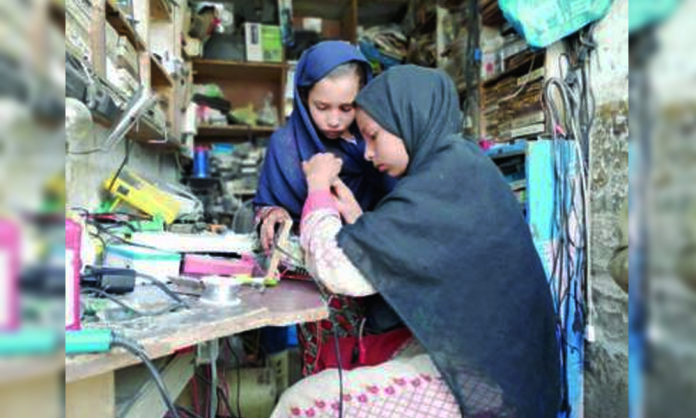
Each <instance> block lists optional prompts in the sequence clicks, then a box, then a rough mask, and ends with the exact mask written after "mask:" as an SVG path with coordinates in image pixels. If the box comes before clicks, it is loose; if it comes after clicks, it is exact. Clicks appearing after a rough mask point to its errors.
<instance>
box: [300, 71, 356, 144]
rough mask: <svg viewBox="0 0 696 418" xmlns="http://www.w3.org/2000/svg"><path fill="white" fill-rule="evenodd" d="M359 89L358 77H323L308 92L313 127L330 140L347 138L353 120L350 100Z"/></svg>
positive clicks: (353, 109)
mask: <svg viewBox="0 0 696 418" xmlns="http://www.w3.org/2000/svg"><path fill="white" fill-rule="evenodd" d="M359 89H360V80H359V78H358V76H357V75H345V76H341V77H335V78H324V79H323V80H321V81H319V82H318V83H316V84H315V85H314V86H313V87H312V89H311V90H310V91H309V95H308V98H307V102H308V103H307V104H308V106H309V112H310V114H311V115H312V119H313V120H314V124H315V125H316V126H317V128H319V130H320V131H321V132H322V133H323V134H324V136H326V137H327V138H329V139H338V138H350V137H351V134H350V132H349V131H348V129H349V128H350V125H351V124H352V123H353V121H354V120H355V108H354V105H353V101H354V100H355V96H356V95H357V94H358V90H359Z"/></svg>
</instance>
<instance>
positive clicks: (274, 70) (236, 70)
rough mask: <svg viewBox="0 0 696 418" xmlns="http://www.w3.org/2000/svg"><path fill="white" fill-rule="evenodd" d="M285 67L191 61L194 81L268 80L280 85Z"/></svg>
mask: <svg viewBox="0 0 696 418" xmlns="http://www.w3.org/2000/svg"><path fill="white" fill-rule="evenodd" d="M285 68H286V65H285V64H282V63H270V62H249V61H220V60H195V61H193V74H194V79H202V78H205V79H225V80H235V79H238V80H268V81H272V82H278V83H280V82H281V80H282V79H283V77H285Z"/></svg>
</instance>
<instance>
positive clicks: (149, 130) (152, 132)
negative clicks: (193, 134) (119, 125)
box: [92, 113, 181, 150]
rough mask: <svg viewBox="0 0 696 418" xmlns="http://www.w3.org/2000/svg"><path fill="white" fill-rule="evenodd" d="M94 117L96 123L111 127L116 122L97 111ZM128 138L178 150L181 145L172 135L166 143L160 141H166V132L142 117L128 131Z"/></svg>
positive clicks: (152, 145)
mask: <svg viewBox="0 0 696 418" xmlns="http://www.w3.org/2000/svg"><path fill="white" fill-rule="evenodd" d="M92 118H93V119H94V121H95V122H96V123H98V124H100V125H102V126H104V127H106V128H111V127H112V126H113V123H114V122H113V121H111V120H109V119H107V118H105V117H103V116H101V115H99V114H95V113H93V114H92ZM126 138H129V139H131V140H134V141H137V142H139V143H141V144H143V145H146V146H151V147H162V148H164V149H170V150H178V149H179V147H181V143H180V141H179V140H178V139H175V138H171V137H169V138H168V141H167V142H166V143H165V142H160V140H161V141H164V133H163V132H162V131H161V130H160V129H159V128H158V127H156V126H155V124H154V123H152V122H150V121H149V120H147V119H142V118H141V119H140V121H139V123H138V124H136V126H134V127H133V129H131V130H130V132H128V134H127V135H126ZM153 141H154V142H153Z"/></svg>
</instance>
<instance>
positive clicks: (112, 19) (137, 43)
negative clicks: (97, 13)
mask: <svg viewBox="0 0 696 418" xmlns="http://www.w3.org/2000/svg"><path fill="white" fill-rule="evenodd" d="M106 20H107V21H108V22H109V23H110V24H111V26H113V27H114V29H116V32H118V34H119V35H123V36H125V37H126V38H128V40H129V41H130V42H131V43H132V44H133V46H134V47H135V49H136V50H138V51H145V50H147V46H146V45H145V42H144V41H143V40H142V38H141V37H140V35H138V33H137V32H136V31H135V29H134V28H133V25H131V23H130V22H128V19H127V18H126V15H125V14H123V12H122V11H121V10H120V9H119V8H118V6H116V5H114V4H113V3H112V0H108V1H107V2H106Z"/></svg>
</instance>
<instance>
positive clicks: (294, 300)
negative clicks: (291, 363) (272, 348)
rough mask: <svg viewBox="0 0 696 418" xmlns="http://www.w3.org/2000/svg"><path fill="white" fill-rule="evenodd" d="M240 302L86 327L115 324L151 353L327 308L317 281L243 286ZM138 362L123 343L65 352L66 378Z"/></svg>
mask: <svg viewBox="0 0 696 418" xmlns="http://www.w3.org/2000/svg"><path fill="white" fill-rule="evenodd" d="M240 299H241V303H240V304H239V305H236V306H217V305H212V304H207V303H204V302H200V301H197V300H195V301H192V302H191V309H185V310H179V311H177V312H171V313H168V314H165V315H161V316H157V317H140V318H137V319H133V320H129V321H118V322H110V323H106V322H101V323H98V324H88V325H86V326H85V327H86V328H111V329H112V330H114V331H115V332H118V333H121V334H124V335H126V336H127V337H130V338H132V339H134V340H136V341H138V342H139V343H140V344H141V345H142V346H143V348H145V351H146V352H147V353H148V355H149V356H150V358H152V359H156V358H159V357H163V356H166V355H169V354H173V353H175V352H177V351H179V350H181V349H183V348H187V347H192V346H195V345H196V344H199V343H202V342H205V341H211V340H215V339H218V338H222V337H227V336H230V335H233V334H238V333H241V332H244V331H249V330H252V329H257V328H261V327H266V326H286V325H292V324H298V323H303V322H313V321H319V320H322V319H325V318H327V317H328V309H327V307H326V304H325V303H324V301H323V300H322V298H321V295H320V293H319V291H318V290H317V288H316V286H315V285H314V284H313V283H309V282H298V281H288V280H286V281H282V282H281V283H280V284H279V285H278V286H276V287H273V288H268V289H265V290H264V291H263V292H261V291H259V290H257V289H253V288H244V289H242V290H241V293H240ZM137 363H139V360H138V359H137V358H136V357H134V356H133V355H131V354H130V353H126V352H125V351H123V350H121V349H115V350H112V351H111V352H110V353H104V354H89V355H77V356H66V359H65V366H66V370H65V380H66V382H68V383H69V382H73V381H77V380H81V379H85V378H88V377H91V376H96V375H99V374H102V373H105V372H109V371H113V370H116V369H120V368H123V367H127V366H130V365H133V364H137Z"/></svg>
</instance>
